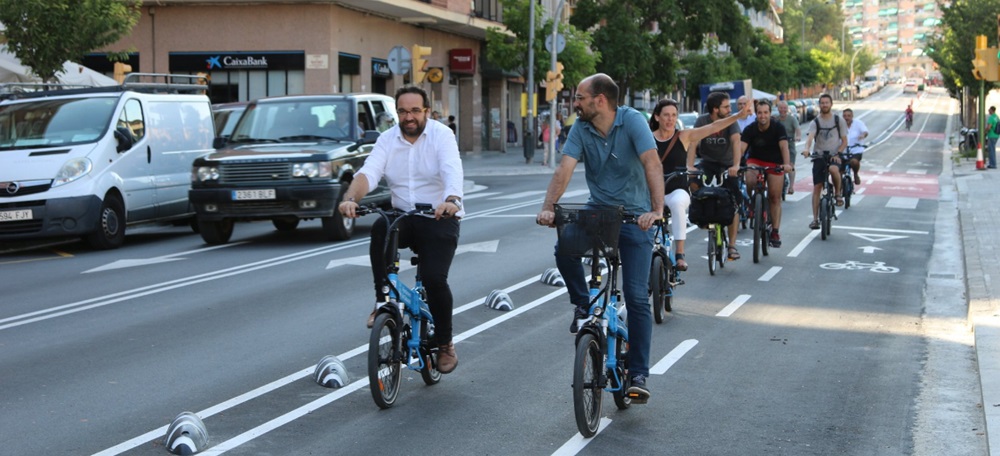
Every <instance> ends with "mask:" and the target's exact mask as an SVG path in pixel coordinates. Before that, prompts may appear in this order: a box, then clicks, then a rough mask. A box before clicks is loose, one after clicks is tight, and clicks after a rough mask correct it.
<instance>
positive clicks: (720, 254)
mask: <svg viewBox="0 0 1000 456" xmlns="http://www.w3.org/2000/svg"><path fill="white" fill-rule="evenodd" d="M727 229H728V228H727V227H724V226H722V225H719V226H718V227H717V228H716V229H715V263H716V264H717V265H718V266H719V269H722V268H724V267H726V260H727V259H728V258H729V252H726V251H725V250H726V246H727V245H728V244H727V242H726V239H727V237H726V230H727Z"/></svg>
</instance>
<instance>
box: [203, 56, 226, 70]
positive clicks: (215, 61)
mask: <svg viewBox="0 0 1000 456" xmlns="http://www.w3.org/2000/svg"><path fill="white" fill-rule="evenodd" d="M220 57H221V56H218V55H217V56H215V57H209V58H208V59H206V60H205V62H206V63H208V69H209V70H211V69H212V68H222V64H221V63H219V58H220Z"/></svg>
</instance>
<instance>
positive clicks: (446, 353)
mask: <svg viewBox="0 0 1000 456" xmlns="http://www.w3.org/2000/svg"><path fill="white" fill-rule="evenodd" d="M456 367H458V355H457V354H455V344H454V343H452V342H449V343H448V345H442V346H440V347H438V359H437V370H438V372H440V373H442V374H447V373H450V372H451V371H453V370H455V368H456Z"/></svg>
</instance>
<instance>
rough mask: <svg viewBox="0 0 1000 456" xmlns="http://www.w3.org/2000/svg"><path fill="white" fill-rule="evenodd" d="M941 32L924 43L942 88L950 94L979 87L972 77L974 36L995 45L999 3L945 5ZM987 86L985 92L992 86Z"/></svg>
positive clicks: (982, 1) (996, 0)
mask: <svg viewBox="0 0 1000 456" xmlns="http://www.w3.org/2000/svg"><path fill="white" fill-rule="evenodd" d="M938 5H939V6H940V8H941V12H942V18H941V22H942V26H941V32H940V33H938V34H936V35H935V36H932V37H931V38H930V39H928V41H927V44H928V46H927V49H926V52H927V54H928V55H929V56H930V57H931V59H932V60H933V61H934V63H936V64H937V65H938V69H939V70H940V71H941V75H942V77H943V79H944V85H945V87H946V88H947V89H948V91H949V92H951V93H952V94H957V93H958V92H959V90H960V89H961V88H962V87H979V81H978V80H976V78H975V77H974V76H973V75H972V60H973V59H974V58H975V57H976V51H975V49H976V35H986V36H987V37H988V38H987V41H988V44H990V45H992V46H996V45H997V43H996V41H995V40H996V38H995V37H996V33H997V29H996V23H995V19H996V15H997V12H998V11H1000V0H965V1H961V2H951V5H949V6H945V5H941V3H938ZM995 86H996V84H995V83H992V82H987V83H986V90H990V89H991V88H993V87H995Z"/></svg>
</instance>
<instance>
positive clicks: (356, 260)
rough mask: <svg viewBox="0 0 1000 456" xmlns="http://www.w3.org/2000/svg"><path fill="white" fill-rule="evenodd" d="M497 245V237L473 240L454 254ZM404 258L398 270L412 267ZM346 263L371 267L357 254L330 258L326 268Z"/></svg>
mask: <svg viewBox="0 0 1000 456" xmlns="http://www.w3.org/2000/svg"><path fill="white" fill-rule="evenodd" d="M499 246H500V240H499V239H495V240H492V241H485V242H475V243H472V244H463V245H460V246H458V248H457V249H455V255H461V254H463V253H468V252H486V253H496V251H497V247H499ZM404 260H407V259H404V258H400V259H399V263H400V264H399V270H400V271H405V270H407V269H413V265H412V264H410V262H409V261H404ZM348 264H349V265H354V266H365V267H371V265H372V263H371V259H370V258H369V257H368V255H359V256H356V257H350V258H338V259H336V260H330V262H329V263H327V265H326V269H333V268H335V267H337V266H343V265H348Z"/></svg>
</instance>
